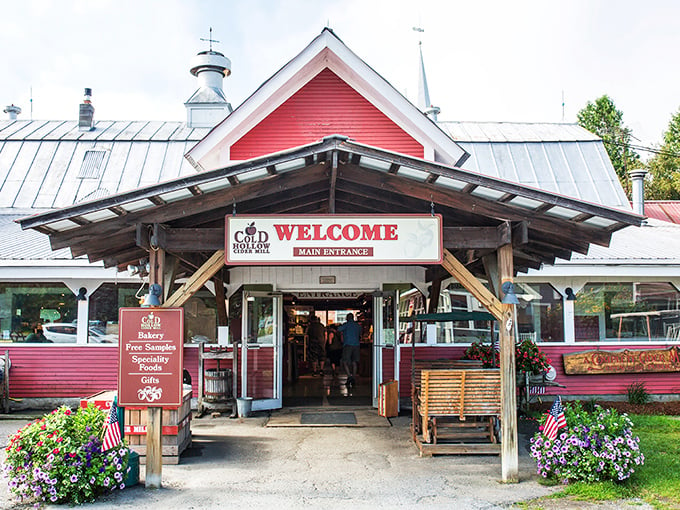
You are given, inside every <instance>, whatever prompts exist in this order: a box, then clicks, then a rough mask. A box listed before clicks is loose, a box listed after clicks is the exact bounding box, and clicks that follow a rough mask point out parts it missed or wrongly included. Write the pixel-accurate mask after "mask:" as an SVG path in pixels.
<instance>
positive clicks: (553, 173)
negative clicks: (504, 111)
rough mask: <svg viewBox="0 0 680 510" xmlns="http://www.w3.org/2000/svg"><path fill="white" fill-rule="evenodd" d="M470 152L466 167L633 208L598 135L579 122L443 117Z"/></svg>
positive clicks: (539, 186)
mask: <svg viewBox="0 0 680 510" xmlns="http://www.w3.org/2000/svg"><path fill="white" fill-rule="evenodd" d="M439 125H440V126H441V127H442V129H444V130H445V131H446V132H447V133H448V134H449V135H450V136H451V137H452V138H453V139H454V140H455V141H456V142H457V143H458V144H459V145H460V146H461V147H463V149H465V150H466V151H467V152H468V153H469V154H470V158H469V159H468V160H467V161H466V162H465V163H464V164H463V165H462V166H463V168H466V169H469V170H472V171H473V172H480V173H483V174H486V175H490V176H492V177H499V178H501V179H505V180H509V181H513V182H519V183H522V184H524V185H527V186H532V187H535V188H540V189H542V190H545V191H551V192H554V193H559V194H561V195H566V196H569V197H574V198H578V199H581V200H586V201H588V202H594V203H598V204H602V205H606V206H609V207H616V208H620V209H626V210H631V207H630V203H629V201H628V199H627V198H626V195H625V193H624V192H623V189H622V188H621V185H620V184H619V181H618V177H617V176H616V172H615V171H614V168H613V167H612V164H611V162H610V160H609V157H608V156H607V153H606V150H605V148H604V144H603V143H602V141H601V140H600V138H598V137H597V136H596V135H594V134H592V133H590V132H589V131H587V130H585V129H583V128H582V127H580V126H578V125H577V124H548V123H542V124H531V123H510V122H440V123H439Z"/></svg>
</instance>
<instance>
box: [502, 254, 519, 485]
mask: <svg viewBox="0 0 680 510" xmlns="http://www.w3.org/2000/svg"><path fill="white" fill-rule="evenodd" d="M513 273H514V268H513V260H512V245H511V244H507V245H505V246H501V247H500V248H499V249H498V276H499V279H500V284H499V287H501V292H500V294H503V290H502V286H503V283H505V282H511V283H512V276H513ZM501 308H502V310H503V319H502V320H501V321H500V325H499V327H498V335H499V343H500V358H501V478H502V481H503V482H518V481H519V451H518V446H517V380H516V377H515V327H516V324H515V323H514V319H515V317H514V305H510V304H501Z"/></svg>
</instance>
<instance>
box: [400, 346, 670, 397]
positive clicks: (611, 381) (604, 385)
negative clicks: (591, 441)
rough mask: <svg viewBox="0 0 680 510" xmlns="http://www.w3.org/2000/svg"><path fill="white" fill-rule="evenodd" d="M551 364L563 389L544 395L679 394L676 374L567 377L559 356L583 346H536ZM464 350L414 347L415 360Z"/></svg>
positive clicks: (404, 380) (407, 386)
mask: <svg viewBox="0 0 680 510" xmlns="http://www.w3.org/2000/svg"><path fill="white" fill-rule="evenodd" d="M666 347H668V345H663V344H662V345H636V346H628V347H627V348H629V349H664V348H666ZM540 348H541V350H542V351H544V352H545V353H546V354H547V355H548V357H549V358H550V359H551V360H552V365H553V367H555V370H556V371H557V379H556V381H557V382H558V383H560V384H563V385H564V386H566V388H559V387H553V388H546V394H548V395H558V394H559V395H563V396H567V395H584V396H587V395H592V396H593V397H596V396H597V395H625V394H626V393H627V389H626V388H627V386H630V384H631V383H633V382H642V383H644V384H645V387H646V388H647V391H648V392H649V393H650V394H651V395H664V394H674V395H678V394H680V372H669V373H649V374H608V375H567V374H565V373H564V363H562V354H565V353H571V352H578V351H583V350H588V349H591V347H586V346H583V345H550V346H545V345H541V346H540ZM618 348H619V347H618V346H616V345H602V346H600V349H602V350H617V349H618ZM464 350H465V347H463V346H456V347H453V346H452V347H416V352H415V358H416V359H438V358H450V359H460V358H462V357H463V351H464ZM399 378H400V381H399V394H400V395H401V396H402V397H407V396H408V395H410V394H411V349H410V348H402V350H401V361H400V363H399Z"/></svg>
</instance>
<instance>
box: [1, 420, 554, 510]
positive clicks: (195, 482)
mask: <svg viewBox="0 0 680 510" xmlns="http://www.w3.org/2000/svg"><path fill="white" fill-rule="evenodd" d="M344 411H347V409H345V410H344ZM366 412H369V413H375V414H376V417H377V411H374V410H367V409H364V410H362V413H366ZM34 416H35V415H34V414H23V415H9V416H4V418H5V419H0V444H2V446H5V445H6V444H7V437H8V435H10V434H12V433H14V432H15V431H16V430H17V429H18V428H19V427H21V426H22V425H24V424H25V423H27V422H28V421H30V420H31V419H32V418H33V417H34ZM275 416H276V415H275ZM8 418H9V419H8ZM268 421H269V415H268V414H267V413H255V414H254V415H253V416H252V417H250V418H238V419H230V418H228V417H222V416H220V417H212V416H209V415H208V416H204V417H203V418H194V419H193V420H192V423H191V431H192V437H193V444H192V446H191V447H190V448H189V449H188V450H187V451H186V452H185V453H184V454H183V455H182V458H181V461H180V464H178V465H174V466H172V465H166V466H163V474H162V484H163V487H162V488H161V489H156V490H152V489H146V488H145V487H144V481H143V479H144V473H145V466H143V465H142V466H140V478H141V480H140V483H139V485H137V486H134V487H128V488H126V489H125V490H123V491H119V492H117V493H115V494H112V495H109V496H107V497H105V498H103V499H102V500H100V501H98V502H96V503H94V504H90V505H86V507H91V508H117V509H125V508H135V509H139V508H144V509H145V510H147V509H148V510H151V509H159V510H160V509H162V510H169V509H212V508H247V509H249V510H250V509H259V508H265V509H269V510H281V509H288V508H296V509H297V508H326V509H336V508H338V509H341V508H342V509H363V508H366V509H383V508H411V507H414V506H416V505H417V506H418V507H420V508H458V509H495V508H508V507H511V506H512V505H513V504H515V503H518V502H521V501H525V500H528V499H532V498H535V497H539V496H544V495H547V494H550V493H552V492H554V491H555V490H558V488H551V487H545V486H543V485H541V484H539V483H538V479H537V476H536V474H535V464H534V462H533V460H532V459H531V458H530V457H529V455H528V451H527V449H526V442H527V439H528V438H527V437H525V436H524V435H522V434H520V442H519V444H520V459H519V461H520V462H519V466H520V481H519V483H512V484H505V483H501V482H500V478H501V462H500V457H498V456H482V455H455V456H454V455H449V456H435V457H431V458H427V457H423V458H421V457H420V456H419V454H418V448H417V447H416V446H415V444H414V443H413V442H412V441H411V435H410V431H409V425H410V417H409V416H406V415H404V416H399V417H396V418H391V419H390V420H389V421H388V422H387V421H386V424H382V425H381V426H375V425H371V421H370V420H368V421H366V422H364V423H366V425H365V426H362V425H361V423H360V424H359V426H342V427H300V426H296V427H286V426H276V427H267V426H266V425H267V422H268ZM360 421H361V420H360ZM378 422H379V420H378V421H377V422H375V423H378ZM2 453H4V450H2ZM0 494H1V497H0V509H9V508H22V506H23V505H21V506H18V505H17V504H16V500H14V499H13V498H12V497H11V496H10V495H9V493H7V492H4V491H2V492H0ZM27 508H28V506H27Z"/></svg>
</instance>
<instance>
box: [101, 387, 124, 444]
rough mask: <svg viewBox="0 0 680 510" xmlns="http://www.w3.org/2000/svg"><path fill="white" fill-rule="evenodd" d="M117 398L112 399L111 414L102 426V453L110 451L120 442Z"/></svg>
mask: <svg viewBox="0 0 680 510" xmlns="http://www.w3.org/2000/svg"><path fill="white" fill-rule="evenodd" d="M117 400H118V399H117V398H116V397H114V398H113V402H112V404H111V412H109V417H108V419H107V420H106V423H105V424H104V442H103V443H102V452H105V451H106V450H110V449H111V448H113V447H115V446H117V445H118V443H120V442H121V441H122V439H121V437H120V425H119V424H118V404H117Z"/></svg>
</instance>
